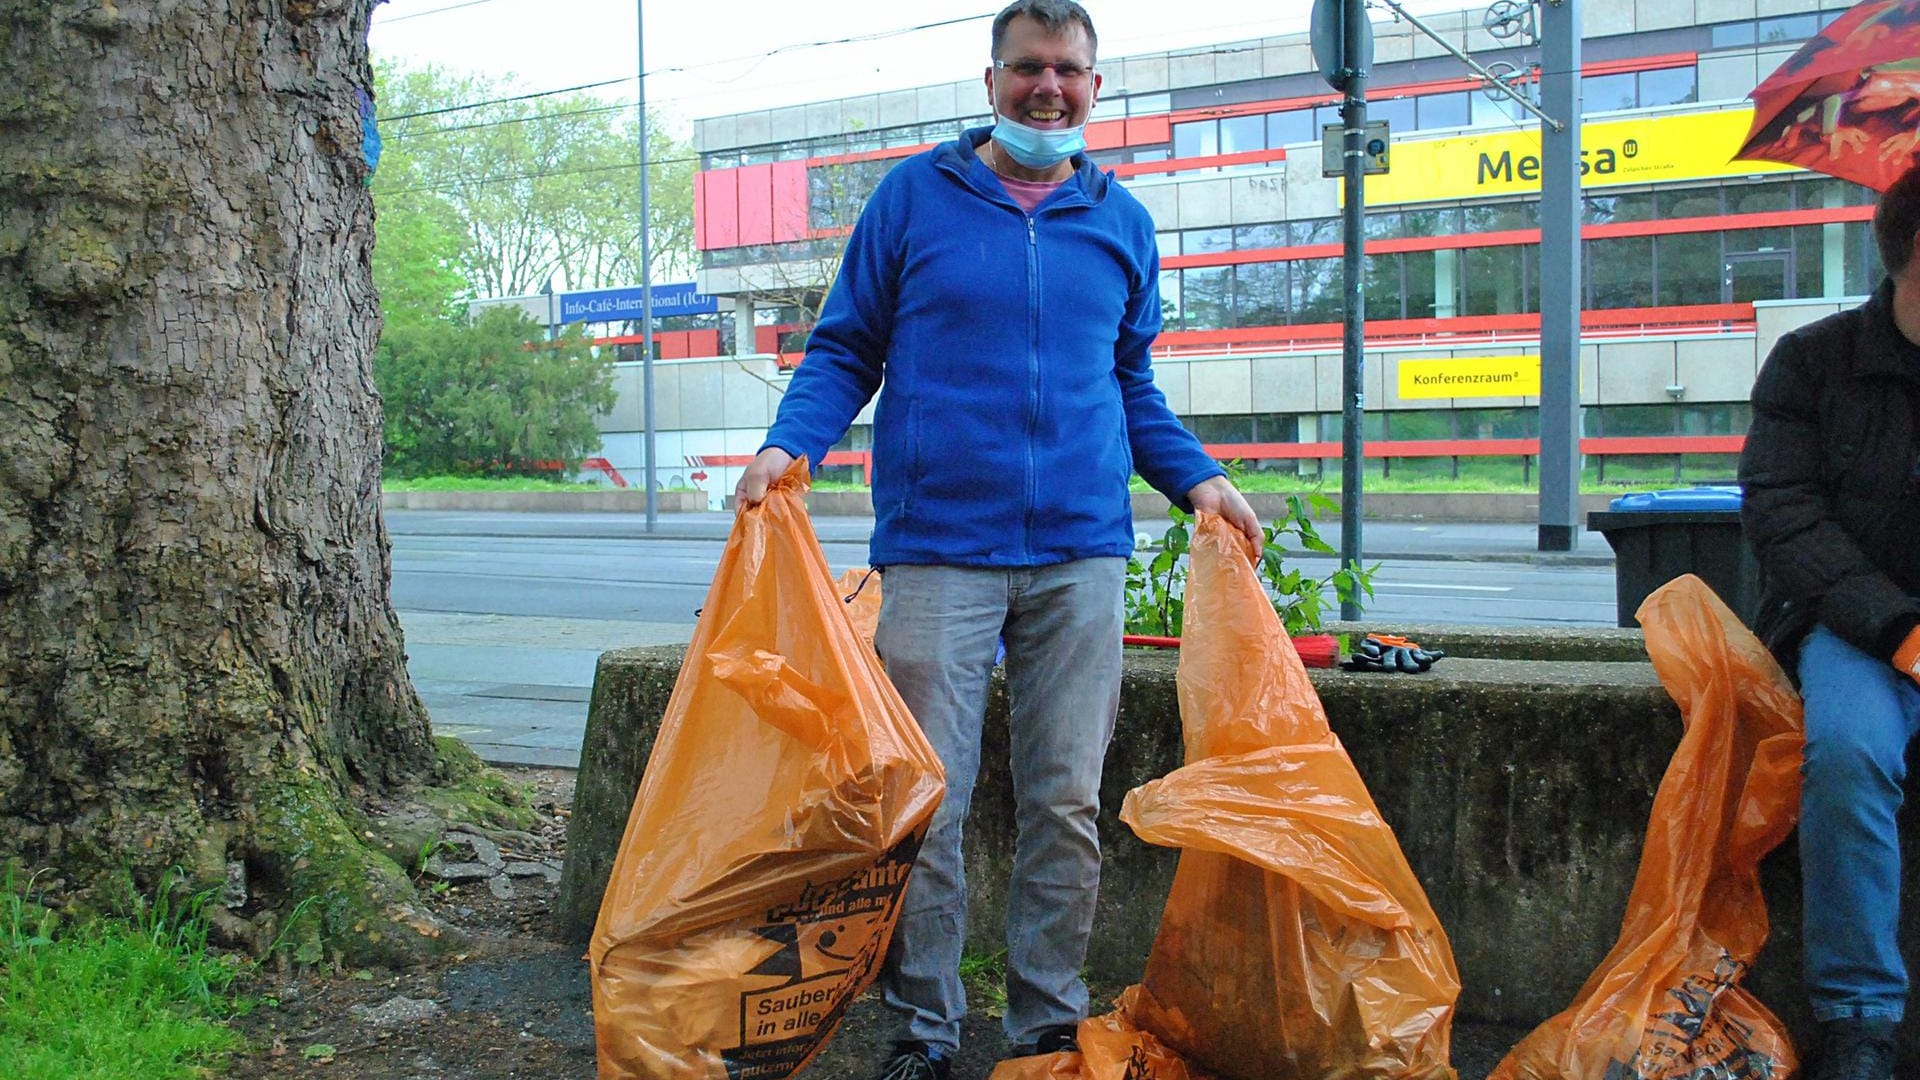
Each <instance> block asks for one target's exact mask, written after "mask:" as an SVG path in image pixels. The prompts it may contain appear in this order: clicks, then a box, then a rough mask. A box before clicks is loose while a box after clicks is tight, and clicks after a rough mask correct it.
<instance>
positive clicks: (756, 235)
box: [736, 165, 773, 245]
mask: <svg viewBox="0 0 1920 1080" xmlns="http://www.w3.org/2000/svg"><path fill="white" fill-rule="evenodd" d="M736 172H737V175H738V176H739V180H738V184H739V188H740V235H739V237H738V239H739V241H740V243H741V244H742V245H746V244H771V243H773V166H771V165H748V166H746V167H745V168H742V169H739V170H736Z"/></svg>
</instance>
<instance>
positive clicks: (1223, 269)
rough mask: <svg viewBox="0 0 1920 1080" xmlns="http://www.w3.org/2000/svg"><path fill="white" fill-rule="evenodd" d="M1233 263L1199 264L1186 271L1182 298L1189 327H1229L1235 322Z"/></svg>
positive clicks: (1183, 277)
mask: <svg viewBox="0 0 1920 1080" xmlns="http://www.w3.org/2000/svg"><path fill="white" fill-rule="evenodd" d="M1233 270H1234V268H1233V267H1231V266H1197V267H1193V268H1192V269H1189V270H1186V271H1183V272H1182V275H1181V282H1180V289H1181V298H1182V300H1183V301H1184V306H1185V308H1186V328H1187V329H1189V330H1226V329H1229V328H1231V327H1232V326H1233Z"/></svg>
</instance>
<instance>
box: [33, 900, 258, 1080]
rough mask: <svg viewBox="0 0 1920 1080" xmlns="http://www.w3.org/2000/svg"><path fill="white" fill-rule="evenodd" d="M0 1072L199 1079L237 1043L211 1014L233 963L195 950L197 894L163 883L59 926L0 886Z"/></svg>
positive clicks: (59, 1078) (90, 1079)
mask: <svg viewBox="0 0 1920 1080" xmlns="http://www.w3.org/2000/svg"><path fill="white" fill-rule="evenodd" d="M0 889H3V890H4V892H0V1076H3V1077H6V1078H7V1080H127V1078H134V1077H137V1078H139V1080H173V1078H175V1077H181V1078H187V1077H205V1076H210V1075H213V1074H214V1072H216V1071H217V1070H219V1069H220V1068H222V1067H223V1066H224V1064H225V1062H226V1059H227V1056H228V1055H229V1054H231V1053H232V1052H234V1051H235V1050H238V1049H239V1048H240V1047H241V1046H242V1040H241V1039H240V1037H239V1036H238V1035H236V1034H235V1033H233V1032H232V1031H230V1030H228V1029H227V1028H226V1027H224V1026H222V1024H221V1022H220V1021H221V1019H222V1018H223V1017H226V1016H230V1015H232V1014H233V1013H234V1012H235V1011H237V1006H236V1003H235V999H234V998H233V997H232V996H231V994H230V993H229V989H230V987H231V986H232V984H233V981H234V979H235V978H236V977H237V976H238V975H239V974H240V972H241V971H242V970H243V967H244V965H243V964H241V963H239V962H236V961H233V960H230V959H219V958H215V957H213V956H212V955H210V954H209V953H208V952H207V948H206V923H205V922H204V921H203V920H202V919H201V918H200V915H199V902H198V901H197V900H196V901H190V902H188V903H186V904H185V905H182V904H181V903H180V902H179V901H178V899H177V898H172V897H170V896H169V894H168V892H167V890H165V889H163V890H162V891H161V894H160V896H159V898H158V899H157V900H155V901H152V902H148V903H142V904H139V905H137V906H136V908H135V910H134V911H133V913H132V914H130V915H128V916H126V917H121V918H101V919H95V920H91V921H88V922H84V923H81V924H78V925H75V926H71V927H56V925H55V919H54V917H53V916H52V915H51V914H50V913H47V912H45V911H44V910H42V909H40V908H37V907H35V906H34V905H32V904H30V903H28V902H27V901H25V900H24V899H23V898H22V897H21V895H20V893H19V892H18V891H17V890H16V888H15V887H14V883H13V881H12V880H11V879H8V880H7V881H6V882H5V883H4V884H3V885H0Z"/></svg>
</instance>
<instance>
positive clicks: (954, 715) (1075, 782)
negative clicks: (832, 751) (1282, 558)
mask: <svg viewBox="0 0 1920 1080" xmlns="http://www.w3.org/2000/svg"><path fill="white" fill-rule="evenodd" d="M1094 54H1095V37H1094V30H1093V22H1092V19H1091V18H1090V17H1089V16H1088V15H1087V13H1086V11H1085V10H1084V9H1083V8H1081V7H1080V5H1078V4H1076V3H1072V2H1071V0H1017V2H1015V3H1013V4H1011V5H1009V6H1008V7H1007V8H1006V9H1005V10H1003V11H1001V12H1000V14H999V15H998V16H997V17H996V18H995V19H994V22H993V51H992V58H993V63H992V65H991V66H990V67H988V68H987V69H986V76H985V83H986V89H987V95H988V99H989V101H990V102H991V104H992V107H993V111H994V113H995V116H996V121H997V122H996V123H995V125H994V126H993V127H991V128H978V129H975V130H972V131H967V132H965V133H963V134H962V136H961V137H960V138H959V139H957V140H956V141H954V142H950V143H947V144H945V145H943V146H940V147H937V148H935V149H933V150H931V151H928V152H926V153H923V154H919V155H916V156H914V157H911V158H908V159H907V160H905V161H903V162H902V163H901V164H900V165H899V166H897V167H896V168H894V170H893V171H892V172H891V173H889V174H888V175H887V177H886V178H885V179H884V180H883V181H882V182H881V184H880V186H879V188H878V189H877V190H876V191H875V192H874V194H873V197H872V199H871V200H870V201H869V202H868V203H867V205H866V207H865V208H864V210H863V211H862V213H861V215H860V219H859V221H858V223H857V224H856V225H855V227H854V230H853V235H852V236H851V237H850V238H849V240H848V243H847V251H846V257H845V259H844V260H843V261H842V264H841V268H840V275H839V278H838V280H837V281H835V283H834V285H833V288H832V291H831V292H830V293H829V296H828V299H827V303H826V306H825V309H824V310H823V311H822V313H821V318H820V321H819V325H818V326H816V327H815V329H814V331H813V334H812V336H811V337H810V338H809V340H808V342H807V353H806V359H805V361H804V362H803V363H802V364H801V365H800V367H799V369H798V370H797V371H796V372H795V373H794V377H793V381H792V383H791V384H790V385H789V388H788V390H787V393H786V396H785V398H784V399H783V400H782V402H781V405H780V410H779V415H778V416H777V417H776V419H775V422H774V424H773V426H772V427H771V428H770V429H769V430H768V433H767V439H766V443H765V445H764V446H763V447H762V449H761V450H760V452H759V453H758V454H757V455H756V457H755V458H754V461H753V463H752V464H751V465H750V466H749V467H748V468H747V470H746V472H745V475H744V476H743V477H742V478H741V480H740V483H739V486H738V487H737V489H736V495H737V496H738V500H739V502H740V503H741V504H743V505H751V504H753V503H755V502H757V501H759V500H760V499H761V498H763V497H764V496H765V494H766V490H767V485H768V484H769V483H770V482H771V481H773V480H774V479H775V478H777V477H778V476H780V475H781V474H782V473H783V472H785V471H786V469H787V467H788V466H789V465H790V464H792V462H793V461H794V460H795V459H796V458H798V457H801V456H805V457H806V458H807V459H808V460H809V461H811V462H812V463H813V464H814V465H815V466H817V465H818V464H819V462H820V460H821V458H822V456H823V455H824V454H825V453H826V451H827V449H828V448H829V447H831V446H832V445H833V444H834V443H835V442H837V441H838V440H839V439H840V438H841V437H842V436H843V435H844V434H845V432H846V430H847V428H848V427H849V425H851V423H852V422H853V419H854V417H855V416H856V415H857V414H858V413H859V411H860V410H861V409H862V408H863V407H864V406H865V405H866V403H867V401H868V400H869V399H870V398H872V397H873V395H874V394H875V393H876V392H877V393H878V394H879V402H878V404H877V406H876V408H875V413H874V450H873V454H874V458H873V466H874V472H873V501H874V515H875V523H874V533H873V541H872V551H871V561H872V563H873V565H875V566H877V567H882V568H884V570H885V576H884V578H883V581H884V584H885V587H884V589H883V591H882V593H881V612H880V623H879V629H878V633H877V635H876V637H875V641H874V644H875V645H876V647H877V648H878V649H879V651H880V654H881V656H882V658H883V659H884V661H885V664H886V669H887V674H888V676H889V677H890V678H891V679H892V680H893V682H894V684H895V685H896V686H897V687H898V688H899V690H900V693H901V695H902V696H903V697H904V698H905V699H906V702H907V705H908V707H909V708H910V709H912V711H913V715H914V717H915V718H916V719H917V720H918V721H919V722H920V725H921V727H922V728H923V729H924V730H925V731H926V733H927V736H928V739H929V741H931V742H932V744H933V746H934V749H935V750H936V751H938V752H939V754H940V759H941V761H942V762H943V763H944V764H945V766H946V772H947V796H946V800H945V801H944V803H943V804H942V805H941V807H940V809H939V811H938V813H937V814H936V815H935V817H934V821H933V824H932V827H931V829H930V831H929V833H928V836H927V838H926V841H925V843H924V845H923V846H922V848H921V851H920V856H919V860H918V862H917V863H916V865H915V869H914V872H913V876H912V878H911V879H910V881H909V884H908V887H907V894H906V901H905V906H904V909H903V912H902V916H901V920H900V922H899V925H898V928H897V930H896V931H895V937H894V942H893V947H892V949H891V950H890V952H889V955H888V958H887V963H886V965H885V967H884V968H883V971H882V976H881V986H882V990H883V993H884V997H885V999H886V1001H887V1003H888V1004H889V1005H890V1006H891V1007H892V1008H893V1010H894V1011H895V1013H896V1014H897V1016H898V1018H899V1025H898V1028H897V1031H896V1040H895V1043H894V1047H893V1051H892V1054H891V1057H890V1059H889V1060H888V1062H887V1063H886V1064H885V1065H884V1066H883V1067H882V1070H881V1072H880V1074H879V1075H881V1076H883V1077H885V1078H887V1080H945V1078H946V1076H947V1074H948V1070H949V1068H950V1062H951V1059H952V1057H953V1055H954V1052H955V1051H956V1050H957V1048H958V1046H959V1041H960V1022H961V1019H962V1018H963V1017H964V1016H965V1014H966V995H965V989H964V987H963V986H962V985H961V982H960V976H959V962H960V953H961V946H962V944H963V939H964V935H965V931H966V881H965V879H964V876H963V874H962V866H961V850H960V832H961V824H962V822H963V821H964V820H965V819H966V816H967V809H968V806H969V803H970V800H971V797H972V793H973V784H974V778H975V776H976V774H977V773H978V772H979V768H980V753H981V750H980V735H981V726H982V719H983V715H984V713H985V709H986V694H987V684H988V677H989V675H990V674H991V672H992V669H993V666H994V663H995V654H996V646H997V643H998V642H999V641H1000V639H1001V638H1002V637H1004V639H1005V646H1006V662H1007V685H1008V689H1009V696H1010V698H1011V706H1012V714H1011V718H1010V732H1009V734H1010V739H1011V747H1010V757H1011V765H1012V777H1013V787H1014V797H1015V802H1016V815H1017V820H1018V825H1019V830H1018V840H1017V846H1016V851H1015V854H1014V865H1013V881H1012V883H1011V887H1010V889H1009V892H1008V900H1007V922H1008V928H1007V935H1008V940H1007V1008H1006V1013H1005V1016H1004V1018H1003V1020H1004V1027H1005V1029H1006V1033H1007V1037H1008V1039H1009V1040H1010V1041H1011V1042H1012V1043H1013V1045H1014V1046H1016V1047H1017V1048H1019V1051H1020V1052H1023V1053H1040V1052H1053V1051H1056V1050H1060V1049H1065V1048H1071V1047H1072V1046H1073V1045H1074V1030H1075V1025H1076V1023H1077V1022H1078V1021H1079V1020H1080V1019H1082V1018H1083V1017H1084V1016H1085V1015H1086V1011H1087V988H1086V985H1085V984H1084V983H1083V982H1082V981H1081V979H1080V968H1081V966H1082V964H1083V963H1084V961H1085V957H1086V950H1087V941H1088V937H1089V935H1090V932H1091V929H1092V921H1093V907H1094V897H1095V892H1096V890H1097V888H1098V885H1099V874H1100V849H1099V838H1098V835H1097V833H1096V831H1095V827H1094V821H1095V816H1096V814H1097V813H1098V810H1099V796H1100V791H1099V788H1100V772H1101V764H1102V761H1103V759H1104V757H1105V753H1106V747H1107V743H1108V740H1109V737H1110V735H1111V733H1112V730H1113V721H1114V716H1115V713H1116V712H1117V710H1118V706H1119V693H1120V636H1121V629H1122V615H1121V611H1122V594H1123V588H1124V574H1125V568H1126V558H1127V556H1128V555H1129V554H1130V553H1131V552H1132V550H1133V516H1132V500H1131V497H1130V495H1129V492H1128V481H1129V479H1130V477H1131V476H1132V474H1133V473H1134V471H1135V470H1136V469H1137V470H1138V471H1139V473H1140V475H1141V476H1143V477H1145V478H1146V480H1147V481H1148V482H1149V483H1150V484H1152V485H1153V486H1154V487H1155V488H1158V489H1159V490H1160V491H1161V492H1163V493H1165V494H1166V495H1167V496H1168V498H1170V499H1172V500H1173V501H1174V502H1175V503H1176V504H1178V505H1180V506H1181V507H1183V508H1187V509H1191V510H1204V511H1211V512H1214V513H1217V514H1221V515H1222V516H1224V517H1225V518H1226V519H1227V520H1228V521H1230V522H1231V523H1232V524H1234V525H1235V526H1236V527H1238V528H1239V529H1240V530H1241V531H1242V532H1244V533H1245V534H1246V536H1247V538H1248V539H1249V540H1250V541H1251V542H1252V543H1253V544H1254V545H1255V550H1258V547H1259V546H1260V545H1261V544H1262V543H1264V538H1263V536H1262V533H1261V528H1260V523H1259V521H1258V520H1257V519H1256V518H1255V516H1254V514H1253V511H1252V510H1251V509H1250V508H1249V507H1248V505H1247V502H1246V500H1245V499H1244V498H1242V497H1241V495H1240V494H1239V492H1237V491H1236V490H1234V488H1233V486H1232V485H1231V484H1230V483H1228V481H1227V480H1226V477H1225V474H1224V471H1223V470H1222V469H1221V468H1220V466H1219V464H1217V463H1216V462H1214V461H1213V460H1212V459H1211V458H1209V457H1208V456H1207V454H1206V453H1205V451H1204V450H1203V449H1202V448H1201V446H1200V444H1199V443H1198V441H1196V440H1195V439H1194V438H1193V436H1192V435H1190V434H1189V433H1188V432H1187V431H1186V430H1185V429H1184V428H1183V427H1182V426H1181V425H1180V422H1179V420H1178V418H1176V417H1175V416H1174V414H1173V412H1172V411H1171V410H1170V409H1169V408H1168V407H1167V402H1166V398H1165V397H1164V396H1163V395H1162V394H1161V392H1160V390H1159V389H1158V388H1157V387H1155V386H1154V384H1153V373H1152V369H1151V366H1150V364H1149V354H1148V350H1149V347H1150V346H1151V345H1152V344H1153V340H1154V338H1155V337H1156V336H1157V335H1158V334H1159V331H1160V294H1159V256H1158V251H1157V247H1156V245H1155V242H1154V228H1153V221H1152V219H1151V218H1150V217H1149V216H1148V214H1147V212H1146V210H1145V208H1143V207H1142V206H1141V205H1140V204H1139V203H1138V202H1137V201H1135V200H1134V198H1133V197H1132V196H1131V195H1129V194H1128V193H1127V192H1126V191H1125V190H1124V189H1123V188H1121V187H1120V185H1118V184H1117V183H1115V182H1114V181H1113V180H1112V178H1111V177H1110V176H1108V175H1106V174H1104V173H1102V172H1100V171H1099V170H1098V169H1096V168H1095V167H1094V166H1093V165H1092V164H1091V163H1090V162H1089V161H1088V160H1087V158H1086V155H1085V154H1084V153H1083V152H1082V151H1083V150H1084V148H1085V145H1086V143H1085V139H1084V138H1083V137H1082V133H1081V129H1082V128H1083V126H1084V125H1085V124H1086V121H1087V114H1088V112H1089V110H1090V109H1092V107H1093V103H1094V98H1095V96H1096V94H1097V93H1098V91H1099V87H1100V76H1099V74H1098V73H1096V72H1095V71H1094Z"/></svg>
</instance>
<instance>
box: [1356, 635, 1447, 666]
mask: <svg viewBox="0 0 1920 1080" xmlns="http://www.w3.org/2000/svg"><path fill="white" fill-rule="evenodd" d="M1446 655H1447V654H1446V653H1445V652H1444V651H1442V650H1440V649H1423V648H1421V647H1420V643H1419V642H1417V641H1408V640H1407V639H1406V638H1403V637H1399V636H1397V635H1394V634H1368V635H1367V636H1366V638H1365V639H1364V640H1362V641H1361V642H1360V644H1359V645H1357V646H1355V647H1354V650H1353V653H1352V654H1351V655H1349V656H1348V657H1347V659H1346V661H1345V662H1344V663H1342V664H1341V665H1340V666H1341V667H1343V668H1346V669H1347V670H1348V671H1385V672H1395V671H1398V672H1404V673H1406V674H1408V675H1418V674H1419V673H1421V672H1423V671H1425V670H1427V669H1428V668H1430V667H1432V666H1433V662H1434V661H1436V660H1438V659H1440V658H1441V657H1444V656H1446Z"/></svg>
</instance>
